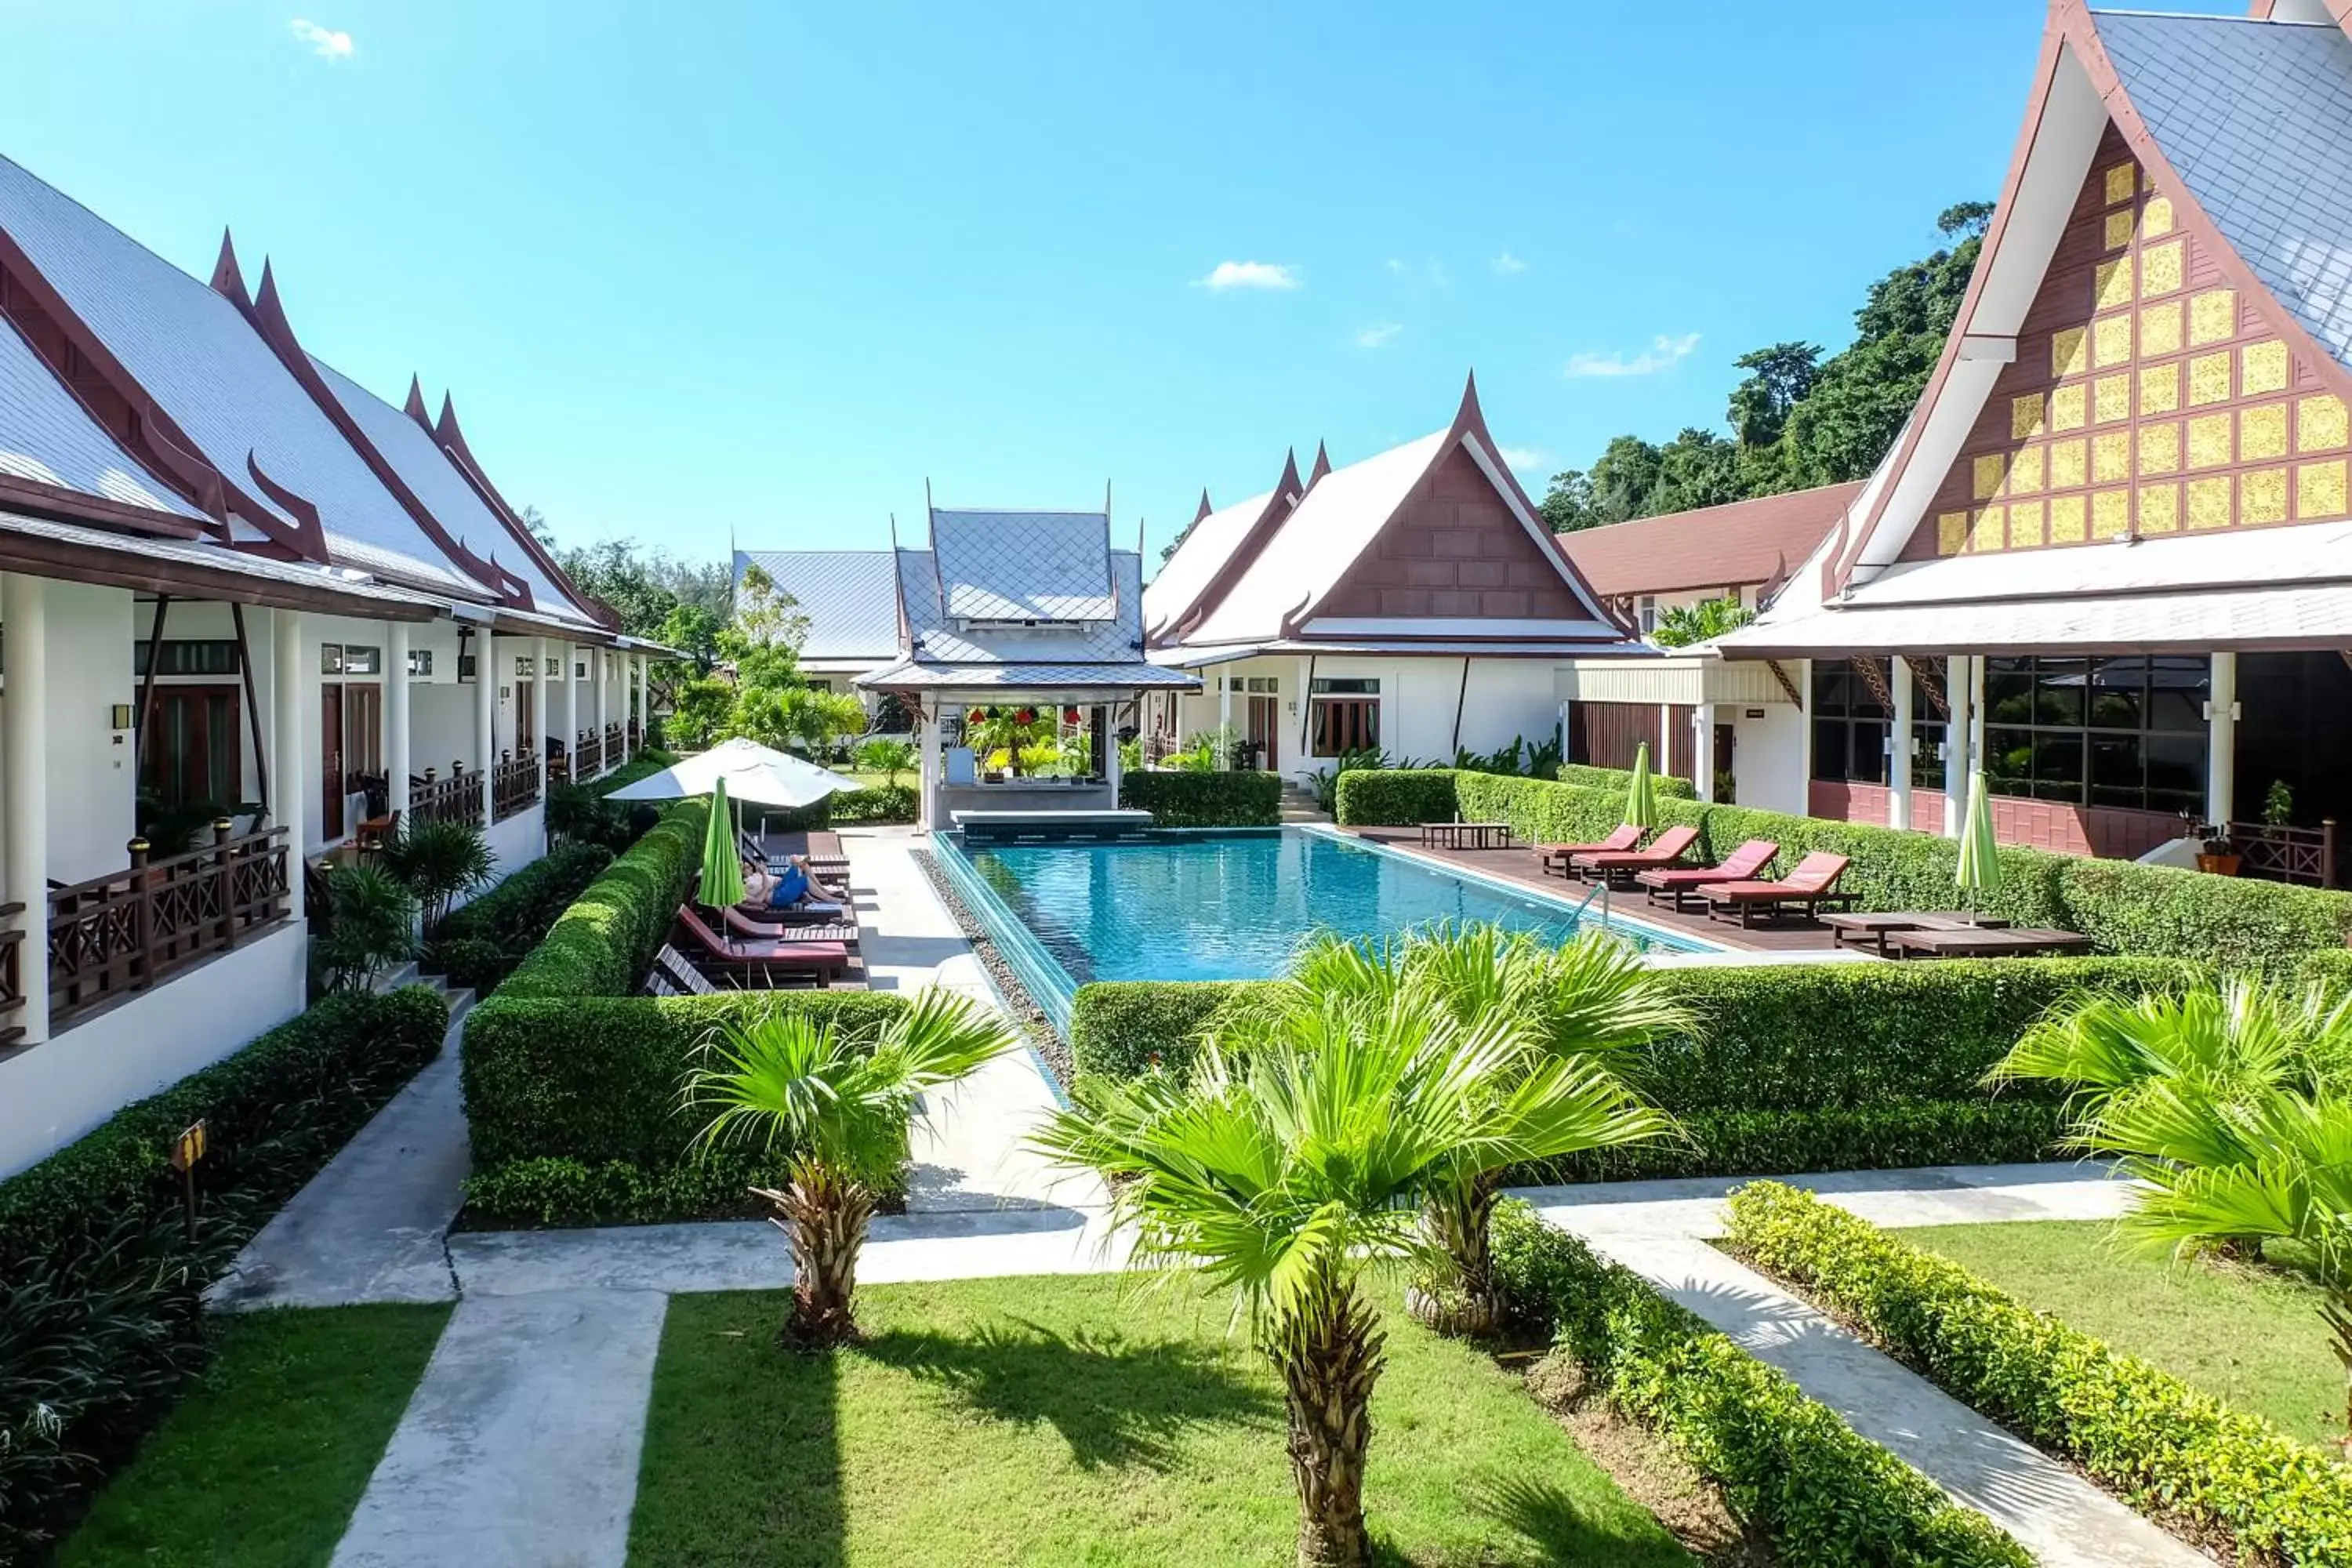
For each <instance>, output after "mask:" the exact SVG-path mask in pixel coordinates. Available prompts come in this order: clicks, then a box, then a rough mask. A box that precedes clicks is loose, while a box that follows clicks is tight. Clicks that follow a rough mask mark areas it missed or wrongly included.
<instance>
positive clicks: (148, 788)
mask: <svg viewBox="0 0 2352 1568" xmlns="http://www.w3.org/2000/svg"><path fill="white" fill-rule="evenodd" d="M164 646H165V647H170V646H171V645H170V644H168V643H166V644H165V645H164ZM166 667H167V668H168V661H166ZM237 723H238V721H237V689H236V687H234V686H165V687H159V688H157V689H156V691H155V697H154V701H153V703H152V706H151V707H150V708H149V710H148V717H147V735H146V739H145V742H144V743H142V745H141V747H140V752H139V784H140V787H141V788H142V790H144V791H145V792H146V793H147V794H149V795H152V796H154V797H155V798H156V800H158V801H159V802H161V803H162V804H163V805H165V806H168V807H179V806H188V805H207V804H210V805H223V806H226V805H231V804H233V803H235V802H236V799H237V797H238V778H237V751H238V742H239V741H240V739H241V735H242V732H241V731H239V729H238V727H237Z"/></svg>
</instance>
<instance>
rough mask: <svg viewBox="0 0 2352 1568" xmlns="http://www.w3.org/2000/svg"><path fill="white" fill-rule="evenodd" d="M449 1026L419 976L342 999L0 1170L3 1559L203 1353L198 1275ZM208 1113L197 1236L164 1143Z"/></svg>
mask: <svg viewBox="0 0 2352 1568" xmlns="http://www.w3.org/2000/svg"><path fill="white" fill-rule="evenodd" d="M447 1027H448V1011H447V1008H446V1005H444V1004H443V1002H442V1000H441V998H440V997H439V996H438V995H436V994H434V993H433V992H431V991H428V990H425V989H423V988H421V987H409V988H407V989H404V990H401V991H397V992H394V993H392V994H389V995H382V996H378V995H369V994H362V995H352V996H335V997H330V998H328V999H327V1000H326V1001H323V1002H321V1003H320V1004H319V1005H317V1006H315V1007H312V1008H311V1009H310V1011H308V1012H306V1013H304V1014H302V1015H300V1016H298V1017H296V1018H293V1019H291V1020H289V1021H288V1022H287V1023H284V1024H281V1025H279V1026H278V1027H277V1028H275V1029H272V1030H270V1031H269V1032H268V1033H267V1034H265V1035H263V1036H261V1037H259V1038H257V1039H256V1040H254V1041H253V1042H252V1043H251V1044H250V1045H247V1047H245V1048H244V1049H242V1050H240V1051H238V1052H236V1054H235V1055H233V1056H230V1057H227V1058H224V1059H223V1060H221V1061H218V1062H215V1064H213V1065H212V1066H211V1067H208V1068H204V1069H203V1070H201V1071H199V1072H196V1073H194V1074H192V1075H190V1076H189V1077H187V1078H185V1079H181V1080H180V1081H179V1082H178V1083H176V1084H174V1085H173V1086H172V1087H171V1088H169V1089H165V1090H163V1092H162V1093H161V1094H157V1095H154V1096H152V1098H150V1099H147V1100H141V1101H139V1102H138V1103H136V1104H134V1105H130V1106H126V1107H125V1108H123V1109H122V1110H119V1111H117V1112H116V1113H115V1114H114V1115H113V1116H112V1117H110V1119H108V1120H107V1121H106V1122H104V1123H103V1124H102V1125H100V1127H98V1128H97V1129H96V1130H94V1131H91V1132H89V1133H88V1134H86V1135H85V1136H83V1137H82V1138H80V1139H79V1140H77V1141H75V1142H72V1143H70V1144H68V1145H67V1146H66V1147H65V1148H63V1149H60V1150H59V1151H58V1152H56V1153H54V1154H52V1155H50V1156H49V1157H48V1158H47V1159H46V1160H43V1161H42V1162H40V1163H38V1164H37V1165H34V1166H32V1167H31V1168H30V1169H28V1170H26V1171H24V1172H22V1173H18V1174H16V1175H15V1176H11V1177H9V1178H8V1179H6V1180H5V1181H0V1282H5V1283H0V1561H10V1562H14V1561H17V1560H18V1559H19V1558H20V1557H23V1556H29V1555H31V1554H32V1552H33V1549H34V1548H35V1547H36V1545H37V1543H38V1542H40V1541H41V1540H43V1539H44V1538H46V1537H47V1536H49V1535H51V1534H53V1533H54V1532H55V1531H56V1530H57V1528H58V1526H59V1525H60V1524H61V1523H62V1522H63V1521H65V1520H66V1519H67V1518H68V1517H69V1515H70V1514H71V1513H73V1512H75V1511H77V1510H78V1509H79V1506H80V1504H81V1502H82V1501H83V1500H86V1498H87V1496H88V1490H89V1487H90V1486H91V1485H92V1484H93V1483H94V1482H95V1481H96V1480H98V1479H100V1478H101V1477H102V1476H103V1475H104V1474H105V1472H106V1471H107V1470H108V1469H110V1468H111V1467H112V1466H114V1465H116V1464H118V1463H120V1462H121V1460H122V1459H124V1458H127V1457H128V1454H129V1452H130V1449H131V1446H132V1445H133V1444H134V1443H135V1442H136V1440H137V1438H138V1436H140V1435H141V1434H142V1432H143V1431H144V1430H145V1429H146V1427H147V1426H150V1425H151V1424H152V1421H153V1420H154V1419H155V1417H156V1416H157V1415H160V1414H161V1412H162V1409H163V1406H164V1405H165V1403H166V1402H167V1401H168V1400H169V1398H170V1397H171V1396H172V1395H173V1394H174V1393H175V1392H176V1391H177V1389H178V1387H179V1385H180V1384H181V1383H182V1382H183V1381H184V1379H185V1378H186V1377H188V1376H189V1375H190V1374H191V1373H194V1371H195V1370H196V1369H197V1368H198V1367H199V1366H201V1365H202V1363H203V1359H204V1347H205V1339H204V1322H203V1308H202V1301H201V1297H202V1294H203V1291H204V1289H205V1287H206V1286H207V1285H209V1284H210V1283H211V1282H212V1281H213V1280H214V1279H216V1278H218V1277H219V1275H220V1274H221V1273H222V1271H223V1270H224V1269H226V1268H227V1266H228V1264H229V1262H230V1260H231V1259H233V1258H235V1257H236V1252H237V1249H238V1248H239V1247H243V1246H244V1245H245V1243H246V1242H247V1240H248V1239H249V1238H250V1237H252V1236H253V1234H254V1232H256V1231H257V1230H258V1229H259V1228H260V1227H261V1226H262V1225H263V1223H264V1222H266V1221H267V1220H268V1217H269V1216H270V1215H272V1214H274V1213H275V1212H276V1211H277V1210H278V1207H279V1206H280V1205H283V1204H284V1203H285V1202H286V1200H287V1199H288V1198H289V1197H291V1196H292V1195H293V1194H295V1193H296V1192H297V1191H299V1189H300V1188H301V1185H302V1184H303V1183H305V1182H307V1181H308V1180H310V1177H311V1176H313V1175H314V1174H316V1173H318V1171H319V1170H320V1167H321V1166H323V1165H325V1164H326V1163H327V1162H328V1160H330V1159H331V1158H332V1157H333V1155H334V1153H335V1151H336V1150H338V1149H339V1148H341V1146H342V1144H343V1142H344V1141H345V1140H346V1139H348V1138H349V1137H350V1136H351V1135H352V1133H353V1132H354V1131H358V1130H359V1128H360V1127H361V1126H362V1124H363V1123H364V1122H365V1121H367V1119H368V1118H369V1117H370V1116H373V1114H374V1113H375V1111H376V1110H377V1109H378V1108H379V1107H381V1106H382V1105H383V1102H384V1101H385V1100H389V1099H391V1098H392V1096H393V1094H394V1091H396V1090H397V1089H399V1088H400V1086H401V1085H402V1084H404V1083H405V1082H406V1081H407V1080H408V1079H410V1078H411V1077H412V1076H414V1074H415V1072H416V1070H417V1068H420V1067H422V1066H424V1064H425V1063H426V1062H427V1061H430V1060H431V1059H432V1058H433V1057H434V1055H435V1053H436V1052H437V1051H438V1050H439V1049H440V1046H441V1039H442V1036H443V1035H444V1034H445V1033H446V1030H447ZM199 1119H202V1120H203V1121H205V1123H206V1125H207V1129H208V1131H209V1142H210V1152H209V1154H208V1156H207V1158H206V1159H205V1163H204V1166H203V1169H202V1173H201V1180H200V1187H201V1191H202V1193H203V1205H204V1207H203V1219H202V1222H201V1224H200V1225H199V1226H198V1227H197V1231H196V1236H195V1237H194V1240H193V1241H191V1240H190V1239H189V1237H188V1235H187V1233H186V1230H185V1228H184V1221H183V1218H182V1208H181V1195H180V1178H179V1176H178V1174H177V1173H175V1172H173V1170H172V1169H171V1168H170V1166H169V1164H168V1163H166V1160H165V1158H164V1155H165V1151H166V1149H167V1148H168V1146H169V1142H170V1140H171V1139H173V1137H174V1136H175V1135H176V1134H178V1132H179V1131H181V1130H182V1129H183V1128H184V1127H186V1126H188V1125H189V1124H190V1123H192V1122H194V1121H197V1120H199ZM43 1411H47V1412H49V1413H53V1415H54V1416H55V1420H54V1421H50V1420H48V1419H45V1418H43V1417H42V1416H41V1415H40V1413H41V1412H43Z"/></svg>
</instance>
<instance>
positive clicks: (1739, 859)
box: [1633, 838, 1780, 910]
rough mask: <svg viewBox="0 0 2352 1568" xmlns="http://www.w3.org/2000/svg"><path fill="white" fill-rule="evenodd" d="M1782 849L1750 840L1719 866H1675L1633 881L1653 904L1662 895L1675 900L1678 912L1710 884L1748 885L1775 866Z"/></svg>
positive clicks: (1635, 876) (1766, 840)
mask: <svg viewBox="0 0 2352 1568" xmlns="http://www.w3.org/2000/svg"><path fill="white" fill-rule="evenodd" d="M1779 853H1780V846H1779V845H1778V844H1775V843H1773V842H1772V841H1771V840H1770V839H1769V838H1751V839H1749V840H1748V842H1747V843H1745V844H1743V845H1741V846H1740V847H1738V848H1737V849H1735V850H1733V851H1732V852H1731V853H1730V854H1728V855H1727V856H1725V857H1724V858H1723V863H1722V864H1721V865H1719V866H1675V867H1670V868H1659V869H1657V870H1654V871H1636V872H1635V873H1634V874H1633V880H1634V881H1635V882H1636V883H1638V884H1639V885H1640V886H1642V887H1643V888H1646V889H1649V900H1650V902H1652V903H1656V902H1657V901H1658V895H1659V894H1660V893H1667V894H1671V895H1672V896H1673V900H1674V906H1675V909H1676V910H1680V909H1681V908H1682V907H1683V895H1684V894H1685V893H1691V892H1696V891H1697V890H1698V889H1701V888H1703V887H1705V886H1706V885H1707V884H1708V883H1710V882H1745V881H1748V880H1749V879H1752V878H1754V877H1756V876H1758V875H1759V874H1760V873H1761V872H1762V871H1763V869H1764V868H1765V867H1767V866H1769V865H1770V864H1771V863H1772V857H1774V856H1775V855H1778V854H1779Z"/></svg>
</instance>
